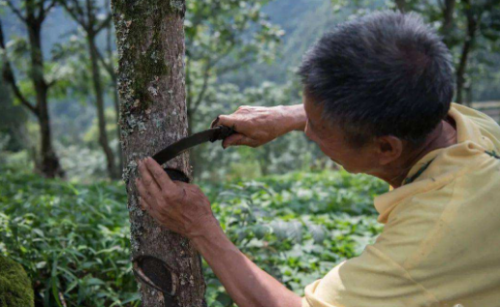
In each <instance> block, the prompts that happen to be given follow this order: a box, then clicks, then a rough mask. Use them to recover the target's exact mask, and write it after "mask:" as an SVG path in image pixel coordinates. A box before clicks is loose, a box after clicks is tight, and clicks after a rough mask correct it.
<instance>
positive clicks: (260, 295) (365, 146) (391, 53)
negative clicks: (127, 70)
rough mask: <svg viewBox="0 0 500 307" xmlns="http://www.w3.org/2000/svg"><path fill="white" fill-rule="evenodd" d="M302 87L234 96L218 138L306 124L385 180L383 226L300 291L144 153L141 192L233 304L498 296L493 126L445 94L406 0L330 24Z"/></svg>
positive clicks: (308, 61)
mask: <svg viewBox="0 0 500 307" xmlns="http://www.w3.org/2000/svg"><path fill="white" fill-rule="evenodd" d="M300 75H301V76H302V81H303V85H304V101H303V104H301V105H296V106H277V107H271V108H264V107H241V108H239V109H238V111H236V112H235V113H234V114H232V115H229V116H220V118H219V120H218V122H217V123H216V124H220V125H226V126H232V127H234V128H235V130H236V131H237V132H238V134H235V135H233V136H231V137H229V138H228V139H226V140H225V141H224V143H223V145H224V146H225V147H227V146H231V145H247V146H252V147H256V146H260V145H262V144H265V143H267V142H269V141H271V140H273V139H275V138H277V137H279V136H281V135H283V134H285V133H287V132H289V131H292V130H302V131H304V132H305V134H306V135H307V137H309V138H310V139H311V140H313V141H314V142H316V143H317V144H318V145H319V147H320V148H321V150H322V151H323V152H324V153H325V155H327V156H328V157H330V158H331V159H332V160H333V161H335V162H337V163H338V164H340V165H342V166H343V167H344V168H345V169H346V170H347V171H349V172H352V173H366V174H370V175H373V176H376V177H378V178H381V179H382V180H385V181H386V182H388V183H389V184H390V185H391V186H392V188H393V189H392V190H391V191H390V192H388V193H387V194H384V195H381V196H378V197H377V198H376V199H375V207H376V209H377V211H378V212H379V213H380V215H379V221H380V222H381V223H384V224H385V228H384V231H383V233H382V234H381V235H380V236H379V237H378V239H377V241H376V243H375V244H373V245H369V246H368V247H367V248H366V249H365V250H364V252H363V253H362V254H361V255H360V256H359V257H356V258H353V259H350V260H347V261H345V262H343V263H341V264H339V265H338V266H337V267H335V268H333V269H332V270H331V271H330V272H329V273H328V274H327V275H326V276H325V277H324V278H322V279H320V280H318V281H316V282H314V283H313V284H311V285H309V286H308V287H307V288H306V290H305V297H304V298H301V297H299V296H297V295H296V294H294V293H292V292H291V291H289V290H288V289H287V288H285V287H284V286H283V285H281V284H280V283H279V282H278V281H277V280H276V279H274V278H273V277H272V276H270V275H269V274H267V273H266V272H264V271H262V270H261V269H259V268H258V267H257V266H256V265H255V264H254V263H252V262H251V261H250V260H249V259H248V258H246V257H245V256H244V255H243V254H242V253H241V252H240V251H239V250H238V248H237V247H236V246H234V245H233V244H232V243H231V242H230V241H229V240H228V238H227V237H226V236H225V234H224V233H223V231H222V230H221V228H220V227H219V224H218V222H217V220H216V219H215V218H214V216H213V214H212V211H211V209H210V203H209V201H208V199H207V198H206V197H205V196H204V195H203V193H202V192H201V191H200V190H199V189H198V188H197V187H196V186H194V185H189V184H184V183H180V182H173V181H171V180H170V179H169V178H168V176H166V175H165V173H164V172H163V171H162V170H161V168H160V167H159V165H158V164H156V163H155V162H154V161H153V160H152V159H146V160H144V161H142V162H141V163H140V172H141V178H142V179H141V180H138V181H137V185H138V188H139V191H140V194H141V205H142V206H143V207H144V209H146V210H147V211H148V212H149V213H150V214H151V215H152V216H153V217H154V218H156V220H157V221H158V222H159V223H161V224H162V225H164V226H165V227H167V228H169V229H171V230H173V231H176V232H178V233H180V234H182V235H184V236H186V237H188V238H189V239H191V242H192V243H193V244H194V246H195V247H196V249H197V250H198V251H199V252H200V253H201V255H202V256H203V257H204V258H205V259H206V261H207V262H208V264H209V265H210V266H211V267H212V269H213V271H214V272H215V273H216V274H217V276H218V277H219V279H220V281H221V282H222V283H223V285H224V286H225V288H226V290H227V292H228V293H229V295H230V296H231V297H232V298H233V299H234V301H235V302H236V304H237V305H238V306H246V307H254V306H265V307H278V306H279V307H285V306H286V307H299V306H304V307H305V306H311V307H327V306H328V307H333V306H336V307H340V306H343V307H377V306H379V307H388V306H450V307H451V306H471V307H472V306H474V307H493V306H500V273H499V272H500V248H499V242H500V156H499V153H500V127H499V126H498V125H497V124H496V123H495V122H494V121H493V120H492V119H491V118H489V117H488V116H486V115H484V114H482V113H480V112H477V111H474V110H472V109H469V108H466V107H464V106H460V105H456V104H451V99H452V95H453V78H452V68H451V61H450V55H449V52H448V50H447V48H446V47H445V45H444V44H443V43H442V42H441V41H440V39H439V38H438V36H436V34H435V33H434V32H433V31H432V30H430V29H429V28H428V27H427V26H425V25H424V24H423V23H422V21H421V19H420V18H419V17H418V16H416V15H412V14H408V15H402V14H400V13H393V12H382V13H375V14H372V15H369V16H366V17H364V18H361V19H359V20H356V21H352V22H348V23H346V24H343V25H341V26H338V27H337V28H335V29H334V30H333V31H332V32H330V33H328V34H326V35H325V36H324V37H323V38H322V39H321V40H320V41H319V42H318V43H317V44H316V45H315V46H314V48H312V50H311V51H310V52H309V53H308V54H307V55H306V57H305V58H304V60H303V63H302V66H301V69H300Z"/></svg>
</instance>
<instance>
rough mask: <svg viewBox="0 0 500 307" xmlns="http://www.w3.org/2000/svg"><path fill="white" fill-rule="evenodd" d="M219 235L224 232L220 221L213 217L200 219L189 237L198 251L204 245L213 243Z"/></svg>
mask: <svg viewBox="0 0 500 307" xmlns="http://www.w3.org/2000/svg"><path fill="white" fill-rule="evenodd" d="M219 233H224V232H223V231H222V228H221V227H220V225H219V221H218V220H217V219H216V218H215V217H214V216H213V215H212V216H205V217H203V218H202V219H200V220H199V221H198V223H197V224H196V226H195V227H194V228H193V229H192V230H191V231H190V232H189V234H188V235H187V237H188V239H189V240H190V241H191V242H192V243H193V244H194V246H195V248H196V249H198V247H199V246H200V245H201V244H202V243H205V242H208V241H211V240H212V239H213V238H214V236H216V235H217V234H219Z"/></svg>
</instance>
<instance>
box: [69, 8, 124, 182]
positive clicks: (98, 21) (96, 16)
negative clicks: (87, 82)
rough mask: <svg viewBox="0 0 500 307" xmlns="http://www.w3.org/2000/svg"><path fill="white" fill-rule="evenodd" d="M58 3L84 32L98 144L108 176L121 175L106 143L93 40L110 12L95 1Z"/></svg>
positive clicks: (99, 58)
mask: <svg viewBox="0 0 500 307" xmlns="http://www.w3.org/2000/svg"><path fill="white" fill-rule="evenodd" d="M59 2H60V3H61V5H62V6H63V7H64V8H65V10H66V11H67V12H68V13H69V14H70V16H71V17H72V18H73V20H74V21H76V22H77V23H78V25H79V26H80V27H81V28H82V29H83V31H84V32H85V36H86V40H87V47H88V51H89V58H90V63H91V72H92V74H91V75H92V84H93V88H94V93H95V105H96V109H97V118H98V127H99V144H100V146H101V147H102V150H103V151H104V154H105V156H106V162H107V170H108V175H109V177H110V178H114V179H117V178H119V177H120V175H121V172H120V171H119V170H118V167H117V165H116V162H115V153H114V152H113V150H112V149H111V146H110V145H109V138H108V134H107V131H106V117H105V114H104V113H105V112H104V111H105V104H104V90H103V81H102V77H101V72H100V65H99V62H100V61H103V60H102V59H103V56H102V54H101V52H100V51H99V49H98V47H97V42H96V38H97V36H98V35H99V33H100V32H101V31H103V30H104V29H107V28H108V27H109V24H110V23H111V22H110V21H111V14H109V11H105V9H104V8H103V7H99V6H98V4H97V3H96V1H94V0H82V1H80V0H62V1H59ZM103 12H106V13H107V14H104V15H103V14H100V13H103ZM101 16H102V17H101ZM104 63H106V62H104Z"/></svg>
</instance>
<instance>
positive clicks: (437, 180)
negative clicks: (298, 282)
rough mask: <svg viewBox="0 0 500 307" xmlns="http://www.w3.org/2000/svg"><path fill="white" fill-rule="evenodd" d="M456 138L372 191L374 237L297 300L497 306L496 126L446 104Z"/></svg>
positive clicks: (307, 303) (499, 164)
mask: <svg viewBox="0 0 500 307" xmlns="http://www.w3.org/2000/svg"><path fill="white" fill-rule="evenodd" d="M449 115H450V116H451V117H452V118H454V119H455V121H456V126H457V133H458V136H457V137H458V143H457V144H456V145H453V146H451V147H447V148H443V149H438V150H434V151H432V152H430V153H428V154H427V155H426V156H424V157H423V158H422V159H421V160H420V161H419V162H418V163H417V164H416V165H414V166H413V167H412V169H411V171H410V173H409V175H408V177H412V176H413V175H415V174H416V173H417V172H418V171H419V170H421V169H422V167H423V166H425V165H426V164H428V163H429V162H430V164H429V165H428V167H427V168H426V169H425V170H424V171H423V172H422V173H421V174H420V175H419V176H418V177H417V178H416V179H415V180H414V181H413V182H411V183H408V184H406V185H403V186H402V187H399V188H397V189H394V190H392V191H390V192H388V193H386V194H383V195H380V196H378V197H377V198H375V207H376V209H377V211H378V212H379V213H380V215H379V218H378V220H379V222H381V223H384V224H386V225H385V228H384V231H383V232H382V234H381V235H380V236H379V237H378V238H377V240H376V242H375V244H373V245H369V246H368V247H367V248H366V249H365V250H364V251H363V253H362V254H361V255H360V256H359V257H356V258H352V259H350V260H347V261H345V262H343V263H341V264H340V265H338V266H337V267H335V268H334V269H333V270H332V271H330V272H329V273H328V274H327V275H326V276H325V277H324V278H323V279H320V280H317V281H316V282H314V283H312V284H311V285H309V286H307V287H306V290H305V297H304V299H303V307H396V306H398V307H409V306H440V307H445V306H446V307H462V306H463V307H494V306H500V156H499V155H500V126H499V125H498V124H497V123H495V121H494V120H493V119H491V118H490V117H488V116H487V115H485V114H483V113H481V112H478V111H475V110H473V109H470V108H467V107H464V106H461V105H457V104H453V105H452V108H451V110H450V112H449Z"/></svg>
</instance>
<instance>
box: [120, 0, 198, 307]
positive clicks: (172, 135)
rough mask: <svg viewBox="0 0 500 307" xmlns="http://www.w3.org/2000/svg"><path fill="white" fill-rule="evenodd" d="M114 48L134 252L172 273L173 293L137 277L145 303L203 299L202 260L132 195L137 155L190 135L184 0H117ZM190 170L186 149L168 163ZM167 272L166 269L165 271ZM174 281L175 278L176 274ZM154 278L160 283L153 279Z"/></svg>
mask: <svg viewBox="0 0 500 307" xmlns="http://www.w3.org/2000/svg"><path fill="white" fill-rule="evenodd" d="M112 5H113V15H114V21H115V26H116V29H117V42H118V52H119V94H120V106H121V107H120V112H121V116H120V129H121V134H122V150H123V155H124V162H125V166H126V167H125V172H124V175H123V178H124V180H125V182H126V184H127V192H128V196H129V203H128V208H129V212H130V222H131V246H132V259H133V262H134V268H135V272H136V274H138V275H140V274H141V272H142V273H144V274H146V275H147V270H144V269H142V270H141V267H140V264H141V262H140V261H138V259H141V258H140V257H141V256H142V257H145V256H153V257H156V258H157V259H160V261H162V262H163V263H164V266H165V267H168V269H167V268H162V269H160V268H158V269H157V270H156V273H158V274H166V273H168V271H170V273H174V274H173V275H175V276H177V282H174V284H176V285H177V289H176V291H175V294H174V295H173V296H170V295H168V294H164V293H162V292H160V291H158V290H156V289H154V288H153V287H150V286H148V285H146V284H144V283H141V289H140V291H141V295H142V302H143V305H142V306H144V307H149V306H205V305H206V304H205V302H204V298H203V296H204V292H205V284H204V281H203V275H202V271H201V261H200V258H199V255H198V254H197V253H196V251H195V250H194V248H193V247H192V246H191V244H190V242H189V241H188V240H187V239H185V238H183V237H181V236H179V235H177V234H174V233H172V232H169V231H167V230H165V229H164V228H162V227H161V226H159V225H158V224H156V223H155V221H154V220H153V219H152V218H151V217H150V216H148V215H147V214H145V213H143V212H142V211H141V210H140V209H139V207H138V203H137V191H136V187H135V184H134V179H135V178H136V177H137V170H136V167H137V163H136V161H137V160H138V159H139V158H142V157H145V156H148V155H152V154H154V153H155V152H156V151H158V150H160V149H162V148H163V147H164V146H167V145H169V144H171V143H173V142H174V141H176V140H178V139H180V138H182V137H185V136H186V135H187V114H186V112H187V110H186V101H185V99H186V93H185V81H184V77H185V73H184V52H185V47H184V30H183V21H184V11H185V1H184V0H170V1H163V0H142V1H137V0H136V1H134V0H114V1H113V2H112ZM167 166H168V167H169V168H175V169H177V170H180V171H182V172H184V173H185V174H189V173H190V169H189V162H188V156H187V154H183V155H181V156H179V157H177V158H176V159H174V160H173V161H170V162H169V163H168V165H167ZM167 275H168V274H167ZM174 281H175V279H174ZM156 284H157V283H156Z"/></svg>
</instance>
